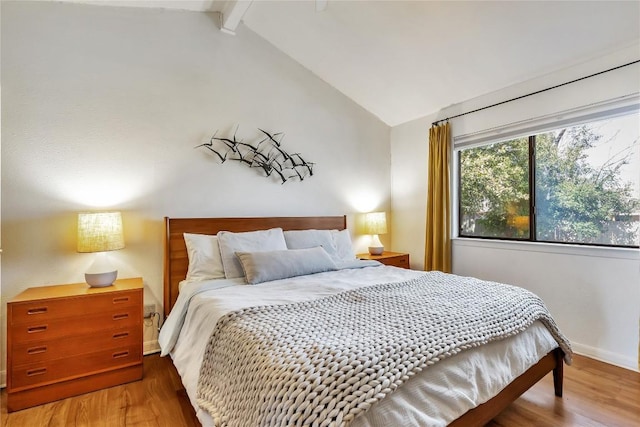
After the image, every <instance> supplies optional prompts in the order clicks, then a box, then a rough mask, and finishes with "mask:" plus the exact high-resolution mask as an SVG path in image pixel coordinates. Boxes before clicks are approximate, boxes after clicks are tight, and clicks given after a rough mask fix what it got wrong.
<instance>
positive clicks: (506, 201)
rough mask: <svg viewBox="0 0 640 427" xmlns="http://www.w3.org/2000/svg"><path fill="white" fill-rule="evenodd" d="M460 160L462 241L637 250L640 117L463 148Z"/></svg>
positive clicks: (628, 116) (623, 118)
mask: <svg viewBox="0 0 640 427" xmlns="http://www.w3.org/2000/svg"><path fill="white" fill-rule="evenodd" d="M458 160H459V174H458V176H459V197H458V200H459V207H458V208H459V218H458V219H459V221H458V223H459V230H458V234H459V235H460V236H462V237H482V238H498V239H510V240H527V241H540V242H554V243H573V244H589V245H604V246H623V247H637V246H638V238H639V232H640V113H639V112H638V111H635V112H634V113H632V114H626V115H623V116H618V117H613V118H607V119H602V120H599V121H592V122H589V123H584V124H578V125H574V126H569V127H562V128H559V129H555V130H552V131H550V132H545V133H538V134H534V135H529V136H525V137H521V138H517V139H512V140H508V141H500V142H495V143H492V144H489V145H484V146H481V147H475V148H467V149H462V150H460V151H459V153H458Z"/></svg>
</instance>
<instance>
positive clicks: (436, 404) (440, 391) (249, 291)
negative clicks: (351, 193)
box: [159, 266, 557, 427]
mask: <svg viewBox="0 0 640 427" xmlns="http://www.w3.org/2000/svg"><path fill="white" fill-rule="evenodd" d="M421 274H424V273H422V272H418V271H412V270H406V269H400V268H395V267H386V266H385V267H368V268H363V269H347V270H340V271H333V272H326V273H319V274H313V275H308V276H300V277H295V278H290V279H283V280H276V281H272V282H266V283H262V284H259V285H253V286H249V285H245V284H242V283H244V282H243V281H242V280H241V279H231V280H212V281H204V282H189V283H185V284H184V285H183V287H182V288H181V292H180V295H179V297H178V301H177V302H176V305H175V307H174V309H173V310H172V312H171V314H170V315H169V317H168V318H167V321H166V322H165V325H164V326H163V328H162V331H161V333H160V339H159V341H160V345H161V348H162V352H163V354H167V353H170V354H171V357H172V358H173V361H174V365H175V366H176V369H177V370H178V372H179V373H180V376H181V377H182V382H183V384H184V386H185V389H186V391H187V394H188V395H189V398H190V399H191V403H192V405H193V406H194V408H196V414H197V416H198V419H199V420H200V422H201V423H202V425H203V426H205V427H208V426H212V425H213V421H212V419H211V418H210V417H209V415H208V413H206V412H205V411H204V410H202V409H200V408H198V407H197V405H196V404H195V396H196V388H197V383H198V375H199V371H200V365H201V363H202V355H203V353H204V349H205V347H206V344H207V341H208V338H209V335H210V334H211V331H212V330H213V327H214V325H215V323H216V321H217V320H218V318H220V317H221V316H222V315H224V314H225V313H227V312H229V311H232V310H237V309H241V308H245V307H251V306H256V305H265V304H283V303H290V302H297V301H305V300H310V299H314V298H319V297H322V296H327V295H331V294H334V293H337V292H341V291H345V290H349V289H354V288H357V287H361V286H366V285H370V284H378V283H387V282H392V281H398V280H409V279H412V278H415V277H417V276H419V275H421ZM182 320H184V321H182ZM555 347H557V344H556V342H555V340H554V339H553V338H552V337H551V335H550V333H549V332H548V331H547V330H546V329H545V328H544V326H542V325H541V324H540V323H539V322H536V323H534V324H533V325H532V326H531V327H530V328H529V329H528V330H527V331H525V332H523V333H521V334H519V335H516V336H514V337H511V338H508V339H505V340H503V341H498V342H494V343H491V344H489V345H487V346H484V347H482V348H481V349H474V350H469V351H465V352H462V353H461V354H459V355H457V356H454V357H451V358H449V359H445V360H443V361H441V362H439V363H437V364H436V365H434V366H432V367H429V368H428V369H425V370H423V371H422V372H420V373H419V374H418V375H416V376H415V377H413V378H411V379H410V380H409V381H407V383H406V384H404V385H403V386H402V387H400V388H399V389H398V390H397V391H395V392H394V393H392V394H391V395H389V396H388V397H386V398H385V399H383V400H382V401H381V402H379V403H377V404H376V405H374V406H373V407H372V408H371V409H370V410H369V411H368V412H366V413H365V414H364V415H363V416H361V417H358V418H356V420H355V421H354V423H353V424H352V426H354V427H378V426H380V427H383V426H384V427H388V426H408V425H416V426H417V425H419V426H444V425H447V424H448V423H450V422H451V421H453V420H454V419H456V418H458V417H459V416H461V415H462V414H464V413H465V412H467V411H468V410H469V409H471V408H473V407H475V406H477V405H479V404H481V403H483V402H485V401H487V400H489V399H490V398H491V397H493V396H494V395H496V394H497V393H498V392H499V391H500V390H502V389H503V388H504V387H505V386H506V385H507V384H508V383H509V382H511V381H512V380H513V379H515V378H516V377H517V376H518V375H520V374H522V373H523V372H524V371H526V370H527V369H528V368H529V367H531V366H532V365H533V364H535V363H536V362H537V361H538V360H540V358H542V357H543V356H544V355H545V354H547V353H548V352H549V351H551V350H552V349H553V348H555Z"/></svg>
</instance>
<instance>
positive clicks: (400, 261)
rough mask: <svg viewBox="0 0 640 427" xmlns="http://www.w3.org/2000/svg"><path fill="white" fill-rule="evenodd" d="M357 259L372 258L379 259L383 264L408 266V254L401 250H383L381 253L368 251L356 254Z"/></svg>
mask: <svg viewBox="0 0 640 427" xmlns="http://www.w3.org/2000/svg"><path fill="white" fill-rule="evenodd" d="M356 257H357V258H358V259H372V260H375V261H380V262H381V263H383V264H384V265H392V266H394V267H402V268H409V254H405V253H401V252H387V251H384V252H383V253H382V255H371V254H369V253H365V254H358V255H356Z"/></svg>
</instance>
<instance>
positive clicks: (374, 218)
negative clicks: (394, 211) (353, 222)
mask: <svg viewBox="0 0 640 427" xmlns="http://www.w3.org/2000/svg"><path fill="white" fill-rule="evenodd" d="M386 233H387V214H386V213H384V212H369V213H368V214H365V216H364V234H386Z"/></svg>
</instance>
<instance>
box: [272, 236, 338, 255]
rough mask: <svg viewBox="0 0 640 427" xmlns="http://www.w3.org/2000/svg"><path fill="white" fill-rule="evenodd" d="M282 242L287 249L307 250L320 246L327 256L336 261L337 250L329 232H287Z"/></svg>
mask: <svg viewBox="0 0 640 427" xmlns="http://www.w3.org/2000/svg"><path fill="white" fill-rule="evenodd" d="M284 240H285V242H287V248H289V249H309V248H315V247H317V246H321V247H322V249H324V250H325V251H327V253H328V254H329V256H330V257H331V258H333V259H336V257H337V255H338V250H337V248H336V245H335V243H334V242H333V236H332V235H331V231H329V230H288V231H285V232H284Z"/></svg>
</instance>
